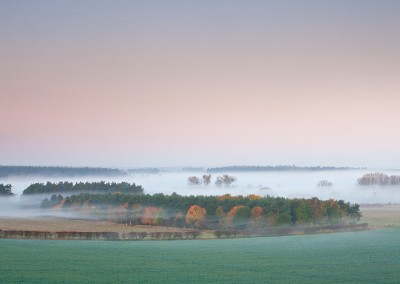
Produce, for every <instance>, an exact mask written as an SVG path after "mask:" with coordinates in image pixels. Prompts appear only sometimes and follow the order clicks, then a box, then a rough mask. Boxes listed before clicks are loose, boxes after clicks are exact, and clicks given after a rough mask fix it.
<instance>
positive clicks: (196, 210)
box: [186, 205, 207, 229]
mask: <svg viewBox="0 0 400 284" xmlns="http://www.w3.org/2000/svg"><path fill="white" fill-rule="evenodd" d="M206 216H207V212H206V209H205V208H203V207H200V206H197V205H192V206H190V208H189V210H188V211H187V213H186V224H188V225H189V226H190V227H193V228H196V229H199V228H202V227H203V226H204V221H205V220H206Z"/></svg>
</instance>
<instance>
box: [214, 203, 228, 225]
mask: <svg viewBox="0 0 400 284" xmlns="http://www.w3.org/2000/svg"><path fill="white" fill-rule="evenodd" d="M215 216H217V218H218V225H219V226H220V227H221V228H223V227H225V226H226V213H225V211H224V209H223V208H222V207H221V206H219V207H218V208H217V209H216V210H215Z"/></svg>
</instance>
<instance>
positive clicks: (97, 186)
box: [22, 181, 143, 195]
mask: <svg viewBox="0 0 400 284" xmlns="http://www.w3.org/2000/svg"><path fill="white" fill-rule="evenodd" d="M79 192H97V193H116V192H118V193H124V194H142V193H143V188H142V186H140V185H136V184H134V183H132V184H130V183H127V182H120V183H115V182H112V183H109V182H104V181H101V182H77V183H75V184H74V183H72V182H59V183H51V182H47V183H45V184H44V183H33V184H31V185H29V186H28V187H27V188H26V189H25V190H24V191H23V193H22V194H23V195H29V194H43V193H79Z"/></svg>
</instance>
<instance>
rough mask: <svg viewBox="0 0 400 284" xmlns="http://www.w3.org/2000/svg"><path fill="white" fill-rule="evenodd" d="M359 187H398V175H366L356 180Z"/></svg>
mask: <svg viewBox="0 0 400 284" xmlns="http://www.w3.org/2000/svg"><path fill="white" fill-rule="evenodd" d="M357 182H358V184H359V185H362V186H368V185H399V184H400V175H391V176H389V175H386V174H383V173H368V174H365V175H363V176H362V177H360V178H358V179H357Z"/></svg>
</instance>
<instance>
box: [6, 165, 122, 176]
mask: <svg viewBox="0 0 400 284" xmlns="http://www.w3.org/2000/svg"><path fill="white" fill-rule="evenodd" d="M125 174H126V172H125V171H122V170H120V169H111V168H90V167H39V166H0V177H7V176H118V175H125Z"/></svg>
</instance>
